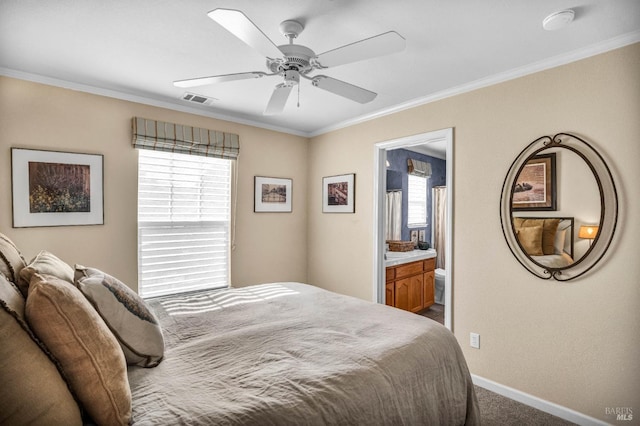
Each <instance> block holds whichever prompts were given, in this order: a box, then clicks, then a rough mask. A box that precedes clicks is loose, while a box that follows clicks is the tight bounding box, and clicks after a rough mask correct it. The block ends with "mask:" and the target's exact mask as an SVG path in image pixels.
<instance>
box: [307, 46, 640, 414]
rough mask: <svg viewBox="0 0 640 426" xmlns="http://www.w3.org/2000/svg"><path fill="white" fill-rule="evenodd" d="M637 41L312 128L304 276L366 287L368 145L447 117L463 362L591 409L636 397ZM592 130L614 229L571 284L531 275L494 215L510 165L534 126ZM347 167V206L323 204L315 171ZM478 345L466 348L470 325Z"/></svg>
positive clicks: (639, 310)
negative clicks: (615, 204) (595, 259)
mask: <svg viewBox="0 0 640 426" xmlns="http://www.w3.org/2000/svg"><path fill="white" fill-rule="evenodd" d="M638 70H640V44H636V45H633V46H630V47H626V48H623V49H619V50H616V51H612V52H609V53H606V54H602V55H599V56H596V57H592V58H589V59H586V60H582V61H579V62H575V63H572V64H569V65H566V66H562V67H559V68H555V69H551V70H548V71H544V72H540V73H536V74H533V75H530V76H527V77H524V78H519V79H515V80H512V81H509V82H505V83H502V84H498V85H495V86H492V87H488V88H485V89H481V90H476V91H473V92H470V93H466V94H462V95H458V96H455V97H452V98H448V99H445V100H441V101H438V102H434V103H431V104H427V105H424V106H421V107H417V108H413V109H410V110H406V111H403V112H400V113H397V114H393V115H391V116H386V117H383V118H380V119H376V120H374V121H370V122H365V123H362V124H359V125H356V126H352V127H350V128H346V129H342V130H339V131H335V132H331V133H329V134H325V135H321V136H318V137H315V138H313V139H312V141H311V144H310V148H309V149H310V151H309V154H310V155H309V158H310V164H309V171H310V173H309V177H308V178H309V236H308V238H309V242H310V244H309V259H310V262H309V272H308V278H309V281H310V282H311V283H313V284H316V285H318V286H321V287H325V288H328V289H331V290H335V291H338V292H342V293H346V294H350V295H353V296H357V297H361V298H365V299H371V298H372V291H371V288H372V280H373V264H372V263H373V259H372V257H373V255H372V253H373V241H372V231H373V223H372V217H373V205H372V202H373V183H372V182H373V181H372V179H373V146H374V144H375V143H376V142H381V141H385V140H389V139H396V138H400V137H403V136H408V135H413V134H418V133H423V132H428V131H432V130H438V129H442V128H447V127H453V128H454V151H455V154H454V157H455V161H454V165H453V167H454V186H455V187H454V193H455V198H454V201H453V202H454V210H455V212H454V262H455V263H454V270H453V286H454V291H453V299H454V316H453V326H454V332H455V334H456V337H457V338H458V340H459V342H460V344H461V346H462V348H463V350H464V352H465V356H466V358H467V361H468V363H469V366H470V369H471V371H472V373H474V374H477V375H479V376H482V377H485V378H487V379H490V380H493V381H496V382H498V383H501V384H504V385H507V386H510V387H513V388H515V389H518V390H521V391H523V392H526V393H530V394H533V395H535V396H537V397H539V398H542V399H545V400H548V401H552V402H554V403H557V404H560V405H562V406H566V407H569V408H571V409H574V410H577V411H579V412H582V413H585V414H587V415H590V416H593V417H596V418H602V419H605V420H608V421H615V418H613V419H612V418H611V417H610V416H609V417H607V416H606V413H605V407H633V408H634V409H635V410H636V411H637V410H640V380H639V379H640V363H639V362H638V360H639V359H640V333H638V326H639V325H640V278H639V277H640V262H638V260H637V259H638V252H639V251H640V242H639V241H640V240H639V237H640V222H639V221H638V220H637V218H638V217H640V197H638V189H637V185H638V183H640V167H639V166H638V161H639V160H640V120H639V117H640V79H639V78H638V75H639V74H638ZM560 131H567V132H571V133H575V134H577V135H579V136H582V137H584V138H586V139H587V140H589V141H591V142H592V143H593V145H595V146H596V147H597V149H598V150H599V151H600V152H601V153H602V155H603V156H604V157H605V159H606V160H607V161H608V163H609V166H610V167H611V168H612V169H613V170H612V171H613V173H614V178H615V180H616V183H617V186H618V191H619V196H620V210H621V213H620V217H619V228H618V229H619V230H618V233H617V235H616V238H615V240H614V244H613V247H612V248H611V250H610V252H609V253H608V255H607V256H606V257H605V259H604V261H603V262H601V264H600V265H599V267H597V268H596V270H594V271H592V273H590V274H589V275H588V276H587V277H584V278H583V279H579V280H577V281H575V282H570V283H558V282H549V281H543V280H540V279H537V278H535V277H533V276H532V275H530V274H529V273H528V272H527V271H526V270H525V269H524V268H523V267H522V266H520V264H519V263H518V262H517V261H516V260H515V259H514V258H513V256H512V255H511V253H510V251H509V249H508V247H507V245H506V243H505V241H504V238H503V236H502V231H501V227H500V218H499V201H500V192H501V187H502V183H503V179H504V176H505V174H506V173H507V171H508V169H509V167H510V165H511V162H512V161H513V159H515V157H516V156H517V155H518V154H519V152H520V151H521V150H522V149H523V148H524V147H525V146H526V145H527V144H528V143H529V142H531V141H533V140H534V139H536V138H537V137H539V136H543V135H553V134H555V133H556V132H560ZM341 173H356V198H357V200H356V213H355V214H353V215H328V214H322V213H321V206H320V190H321V187H320V181H321V178H322V176H327V175H335V174H341ZM471 331H473V332H477V333H480V335H481V349H479V350H477V349H471V348H470V347H469V343H468V342H469V332H471Z"/></svg>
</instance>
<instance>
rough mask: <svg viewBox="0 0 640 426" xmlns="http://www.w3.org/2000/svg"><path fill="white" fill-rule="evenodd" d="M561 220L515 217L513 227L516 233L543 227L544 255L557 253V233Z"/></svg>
mask: <svg viewBox="0 0 640 426" xmlns="http://www.w3.org/2000/svg"><path fill="white" fill-rule="evenodd" d="M559 223H560V219H528V218H525V217H514V218H513V226H514V228H515V229H516V232H517V231H518V230H519V229H520V228H523V227H529V226H542V243H541V246H542V254H554V253H555V241H556V232H557V230H558V224H559Z"/></svg>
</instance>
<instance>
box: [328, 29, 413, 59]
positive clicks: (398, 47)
mask: <svg viewBox="0 0 640 426" xmlns="http://www.w3.org/2000/svg"><path fill="white" fill-rule="evenodd" d="M405 46H406V40H405V39H404V38H403V37H402V36H401V35H400V34H398V33H397V32H395V31H389V32H387V33H383V34H379V35H377V36H373V37H371V38H366V39H364V40H360V41H356V42H355V43H351V44H347V45H345V46H342V47H338V48H336V49H333V50H329V51H328V52H324V53H321V54H319V55H318V56H317V58H316V60H317V62H318V63H319V64H320V65H321V66H322V67H335V66H338V65H343V64H349V63H351V62H358V61H363V60H365V59H371V58H375V57H378V56H384V55H389V54H391V53H397V52H401V51H403V50H404V48H405Z"/></svg>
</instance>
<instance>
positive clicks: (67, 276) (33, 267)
mask: <svg viewBox="0 0 640 426" xmlns="http://www.w3.org/2000/svg"><path fill="white" fill-rule="evenodd" d="M36 273H37V274H41V275H43V274H44V275H52V276H54V277H57V278H60V279H61V280H65V281H67V282H68V283H70V284H73V268H72V267H71V266H69V265H68V264H66V263H64V262H63V261H62V260H60V259H58V258H57V257H56V256H55V255H54V254H53V253H49V252H48V251H46V250H42V251H41V252H40V253H38V255H37V256H36V257H34V258H33V260H32V261H31V262H29V264H28V265H27V266H26V267H25V268H24V269H22V271H20V282H19V283H16V284H18V286H19V287H20V291H22V293H23V294H24V295H25V297H26V295H27V292H28V290H29V283H30V282H31V277H32V276H33V274H36Z"/></svg>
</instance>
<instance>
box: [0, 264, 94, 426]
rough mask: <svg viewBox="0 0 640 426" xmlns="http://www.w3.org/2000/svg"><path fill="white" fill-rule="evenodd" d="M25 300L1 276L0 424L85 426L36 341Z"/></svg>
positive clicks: (0, 275) (54, 369)
mask: <svg viewBox="0 0 640 426" xmlns="http://www.w3.org/2000/svg"><path fill="white" fill-rule="evenodd" d="M24 306H25V300H24V298H23V297H22V294H21V293H20V292H19V290H18V288H17V287H15V286H14V285H13V284H12V283H10V282H9V281H8V280H7V279H6V278H5V277H4V275H2V274H0V342H1V343H0V360H1V362H0V383H2V385H0V405H1V406H2V409H0V424H2V425H26V424H33V425H81V424H82V418H81V416H80V409H79V408H78V404H77V403H76V401H75V400H74V399H73V396H72V395H71V392H70V391H69V388H68V387H67V384H66V383H65V381H64V380H63V379H62V377H61V376H60V373H59V372H58V370H57V369H56V366H55V365H54V364H53V362H52V361H51V360H50V359H49V357H48V356H47V355H46V354H45V353H44V352H43V351H42V349H40V347H39V346H38V345H37V344H36V342H35V341H34V340H33V338H32V335H31V334H30V331H29V328H28V326H27V324H26V322H25V319H24Z"/></svg>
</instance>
